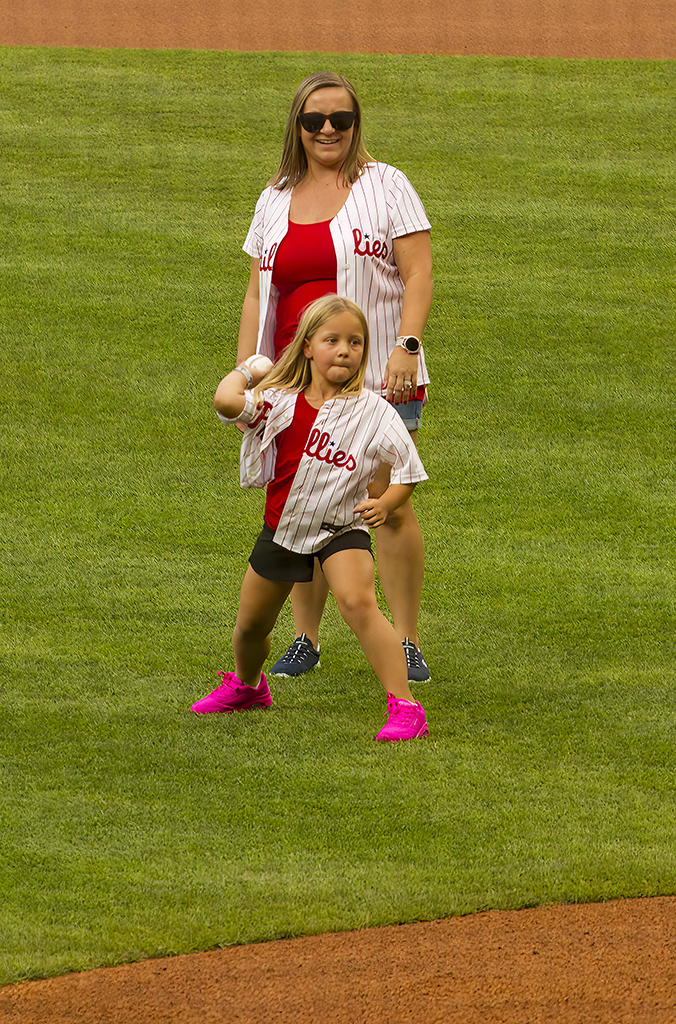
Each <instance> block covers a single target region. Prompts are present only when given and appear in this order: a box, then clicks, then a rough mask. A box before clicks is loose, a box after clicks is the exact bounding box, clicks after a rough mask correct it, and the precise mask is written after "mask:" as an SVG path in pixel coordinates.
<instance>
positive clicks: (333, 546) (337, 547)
mask: <svg viewBox="0 0 676 1024" xmlns="http://www.w3.org/2000/svg"><path fill="white" fill-rule="evenodd" d="M274 535H275V532H274V530H271V529H270V527H269V526H264V527H263V529H262V530H261V532H260V533H259V535H258V540H257V541H256V543H255V544H254V549H253V551H252V552H251V554H250V555H249V565H250V566H251V568H252V569H253V571H254V572H255V573H257V574H258V575H259V576H262V577H263V579H266V580H274V581H275V582H279V583H309V582H310V580H311V579H312V576H313V573H314V568H315V558H318V559H319V564H320V565H323V564H324V562H325V561H326V559H327V558H328V557H329V555H335V553H336V551H345V550H347V549H348V548H361V549H363V550H365V551H369V552H371V557H373V551H372V550H371V537H370V536H369V534H368V533H367V532H366V530H348V531H347V533H341V534H340V536H338V537H334V538H333V540H330V541H329V542H328V544H325V545H324V547H323V548H322V549H321V550H320V551H315V552H314V554H310V555H300V554H298V552H297V551H288V550H287V548H283V547H281V546H280V545H279V544H275V542H274V540H273V539H272V538H273V537H274Z"/></svg>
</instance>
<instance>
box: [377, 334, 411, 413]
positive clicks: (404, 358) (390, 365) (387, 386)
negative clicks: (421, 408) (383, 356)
mask: <svg viewBox="0 0 676 1024" xmlns="http://www.w3.org/2000/svg"><path fill="white" fill-rule="evenodd" d="M417 386H418V356H417V354H416V355H411V353H410V352H407V351H406V349H405V348H404V347H403V346H402V345H395V347H394V352H393V353H392V355H391V356H390V358H389V359H388V360H387V366H386V367H385V376H384V377H383V391H384V392H385V398H386V399H387V401H388V402H394V404H395V405H400V404H401V403H402V402H404V403H406V402H408V401H409V399H411V398H415V392H416V388H417Z"/></svg>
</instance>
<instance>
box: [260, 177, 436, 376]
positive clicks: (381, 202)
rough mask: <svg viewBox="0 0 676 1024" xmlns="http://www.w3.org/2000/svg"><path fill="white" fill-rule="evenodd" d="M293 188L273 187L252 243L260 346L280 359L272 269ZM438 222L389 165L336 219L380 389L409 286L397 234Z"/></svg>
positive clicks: (371, 371) (354, 193)
mask: <svg viewBox="0 0 676 1024" xmlns="http://www.w3.org/2000/svg"><path fill="white" fill-rule="evenodd" d="M291 193H292V189H285V190H284V191H283V192H280V191H279V190H278V189H276V188H273V187H270V186H269V187H268V188H266V189H265V190H264V191H263V192H262V193H261V196H260V198H259V200H258V203H257V204H256V212H255V214H254V218H253V221H252V222H251V226H250V228H249V233H248V235H247V237H246V241H245V243H244V246H243V248H244V251H245V252H247V253H248V254H249V256H252V257H253V258H254V259H258V260H259V261H260V315H259V324H258V349H257V350H258V351H259V352H262V353H263V354H264V355H266V356H268V357H269V358H270V359H274V357H275V356H274V346H273V336H274V333H275V323H276V310H277V300H278V296H279V293H278V291H277V289H276V288H275V286H274V285H273V284H272V267H273V264H274V261H275V254H276V252H277V249H278V248H279V244H280V242H281V241H282V239H283V238H284V236H285V235H286V233H287V231H288V226H289V207H290V205H291ZM429 230H430V222H429V220H428V219H427V216H426V214H425V210H424V207H423V205H422V203H421V201H420V198H419V196H418V194H417V192H416V191H415V189H414V188H413V186H412V185H411V183H410V181H409V180H408V178H407V177H406V175H405V174H403V173H402V172H401V171H399V170H397V168H396V167H390V166H389V164H382V163H371V164H367V166H366V167H365V169H364V173H363V174H362V175H361V177H359V178H358V179H357V181H355V183H354V184H353V186H352V188H351V190H350V194H349V196H348V198H347V200H346V202H345V204H344V206H343V207H342V209H341V210H339V212H338V213H337V214H336V216H335V217H334V218H333V220H332V221H331V237H332V239H333V244H334V248H335V250H336V262H337V278H336V286H337V291H338V294H339V295H342V296H343V297H344V298H348V299H352V301H353V302H356V303H357V305H358V306H359V307H360V309H361V310H362V311H363V312H364V314H365V316H366V320H367V322H368V325H369V335H370V349H369V365H368V369H367V374H366V382H365V386H366V387H367V388H368V389H369V390H370V391H376V392H377V393H379V394H380V391H381V385H382V380H383V375H384V372H385V365H386V363H387V360H388V359H389V357H390V355H391V353H392V350H393V349H394V346H395V343H396V338H397V334H398V333H399V324H400V320H401V303H402V296H403V294H404V285H403V282H402V280H401V278H400V276H399V272H398V270H397V266H396V264H395V262H394V254H393V243H394V239H395V238H401V237H402V236H403V235H410V234H413V233H414V232H417V231H429ZM418 383H419V384H428V383H429V376H428V374H427V367H426V365H425V356H424V354H423V351H422V349H421V351H420V355H419V357H418Z"/></svg>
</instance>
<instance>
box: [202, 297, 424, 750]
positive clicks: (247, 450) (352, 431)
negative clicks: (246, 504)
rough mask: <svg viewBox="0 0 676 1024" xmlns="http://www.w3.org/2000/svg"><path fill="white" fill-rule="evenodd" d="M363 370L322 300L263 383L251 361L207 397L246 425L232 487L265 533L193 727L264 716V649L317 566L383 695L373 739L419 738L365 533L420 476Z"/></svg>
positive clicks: (353, 318) (357, 326) (340, 306)
mask: <svg viewBox="0 0 676 1024" xmlns="http://www.w3.org/2000/svg"><path fill="white" fill-rule="evenodd" d="M367 359H368V326H367V323H366V319H365V317H364V315H363V313H362V312H361V310H360V309H359V307H358V306H356V305H355V304H354V303H353V302H351V301H350V300H349V299H344V298H341V297H339V296H337V295H334V294H332V295H325V296H324V297H323V298H320V299H318V300H317V301H316V302H313V303H312V304H311V305H310V306H308V308H307V309H306V310H305V312H304V313H303V316H302V318H301V321H300V323H299V325H298V330H297V332H296V335H295V338H294V340H293V342H292V343H291V344H290V345H289V346H288V347H287V348H286V350H285V351H284V353H283V355H282V356H281V358H280V359H279V361H278V362H277V364H276V365H275V366H274V367H272V369H271V370H270V371H269V372H268V373H267V375H265V372H264V371H263V372H261V368H257V367H256V361H257V360H260V357H255V356H254V357H250V359H249V360H248V361H245V362H244V363H243V364H242V365H241V366H240V367H238V368H237V369H236V370H233V371H232V372H231V373H229V374H228V376H227V377H224V378H223V380H222V381H221V383H220V384H219V386H218V388H217V390H216V395H215V398H214V405H215V407H216V410H217V412H218V414H219V417H220V418H221V419H222V420H223V421H224V422H226V423H238V424H243V425H244V438H243V441H242V454H241V473H240V475H241V482H242V485H243V486H248V487H256V486H258V487H261V486H263V485H264V484H265V483H267V485H268V486H267V496H266V503H265V515H264V524H265V525H264V527H263V530H262V532H261V534H260V536H259V537H258V540H257V541H256V544H255V546H254V549H253V551H252V553H251V556H250V558H249V565H248V567H247V571H246V574H245V576H244V581H243V583H242V590H241V595H240V604H239V610H238V612H237V621H236V624H235V630H234V633H233V647H234V654H235V673H232V672H228V673H226V672H221V673H219V676H220V677H221V678H222V682H221V684H220V686H218V687H217V688H216V689H215V690H213V691H212V693H210V694H209V695H208V696H206V697H203V698H202V699H201V700H198V701H197V703H196V704H193V706H192V710H193V711H195V712H196V713H197V714H205V713H209V712H225V713H228V714H229V713H231V712H233V711H245V710H246V709H247V708H250V707H254V706H256V705H263V706H265V707H269V705H270V704H272V697H271V695H270V690H269V687H268V684H267V680H266V678H265V675H264V674H263V673H262V671H261V669H262V667H263V664H264V662H265V659H266V658H267V656H268V654H269V651H270V642H269V639H268V638H269V635H270V633H271V632H272V629H273V627H274V625H275V622H276V621H277V616H278V615H279V612H280V611H281V608H282V605H283V604H284V602H285V600H286V598H287V597H288V596H289V593H290V591H291V589H292V587H293V585H294V583H296V582H306V581H309V580H310V579H312V573H313V566H314V558H315V556H316V557H317V558H318V559H319V562H320V564H321V567H322V569H323V572H324V575H325V576H326V579H327V582H328V584H329V587H330V588H331V590H332V591H333V594H334V597H335V599H336V602H337V604H338V608H339V609H340V613H341V615H342V616H343V618H344V620H345V622H346V623H347V624H348V626H349V627H350V628H351V629H352V631H353V632H354V633H355V635H356V636H357V639H358V640H359V642H360V644H361V646H362V649H363V651H364V654H365V655H366V658H367V660H368V661H369V663H370V665H371V667H372V668H373V670H374V672H375V674H376V675H377V677H378V679H379V680H380V682H381V683H382V684H383V687H384V688H385V691H386V693H387V718H388V721H387V724H386V725H385V726H384V727H383V728H382V729H381V731H380V732H379V733H378V735H377V737H376V739H378V740H408V739H413V738H415V737H417V736H424V735H427V732H428V729H427V721H426V719H425V712H424V710H423V708H422V707H421V705H420V704H419V703H418V702H417V701H414V700H413V697H412V696H411V691H410V689H409V685H408V671H407V665H406V656H405V653H404V650H403V648H402V645H401V642H400V641H399V638H398V636H397V634H396V633H395V631H394V628H393V626H392V625H390V623H389V622H388V620H387V619H386V618H385V616H384V615H383V614H382V612H381V611H380V609H379V607H378V604H377V601H376V593H375V569H374V564H373V557H372V554H371V540H370V536H369V532H368V530H369V528H377V527H379V526H381V525H382V524H383V523H384V522H385V520H386V519H387V516H388V514H389V513H390V512H391V511H392V510H393V509H396V508H398V507H399V506H400V505H402V504H403V503H404V502H405V501H407V499H408V498H409V497H410V496H411V494H412V493H413V490H414V487H415V485H416V483H418V482H419V481H420V480H426V479H427V476H426V473H425V470H424V468H423V466H422V463H421V461H420V459H419V457H418V455H417V452H416V449H415V446H414V444H413V442H412V441H411V440H410V438H409V435H408V432H407V430H406V428H405V427H404V426H403V425H402V423H401V419H400V418H399V417H398V415H397V413H396V412H394V411H393V409H392V408H391V406H390V405H388V403H387V402H385V401H383V399H382V398H380V397H379V396H378V395H376V394H375V393H374V392H372V391H366V390H364V388H363V382H364V376H365V373H366V365H367ZM267 366H270V363H269V361H267ZM252 385H255V386H254V387H253V390H247V387H248V389H251V387H252ZM381 462H385V463H388V464H390V465H391V466H392V476H391V483H390V486H389V487H388V488H387V489H386V490H385V491H384V493H383V494H381V496H380V497H378V498H371V497H369V496H368V490H367V488H368V485H369V483H370V481H371V480H372V479H373V477H374V475H375V473H376V470H377V469H378V466H379V465H380V463H381Z"/></svg>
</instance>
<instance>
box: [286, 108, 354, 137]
mask: <svg viewBox="0 0 676 1024" xmlns="http://www.w3.org/2000/svg"><path fill="white" fill-rule="evenodd" d="M356 116H357V114H356V112H355V111H354V110H337V111H336V112H335V114H299V115H298V119H299V121H300V123H301V124H302V126H303V128H304V129H305V131H306V132H310V133H311V134H313V135H314V134H315V133H316V132H320V131H321V130H322V128H323V127H324V125H325V124H326V122H327V120H328V121H330V122H331V127H332V128H333V129H334V131H337V132H346V131H347V130H348V128H351V127H352V125H353V124H354V120H355V118H356Z"/></svg>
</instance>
